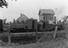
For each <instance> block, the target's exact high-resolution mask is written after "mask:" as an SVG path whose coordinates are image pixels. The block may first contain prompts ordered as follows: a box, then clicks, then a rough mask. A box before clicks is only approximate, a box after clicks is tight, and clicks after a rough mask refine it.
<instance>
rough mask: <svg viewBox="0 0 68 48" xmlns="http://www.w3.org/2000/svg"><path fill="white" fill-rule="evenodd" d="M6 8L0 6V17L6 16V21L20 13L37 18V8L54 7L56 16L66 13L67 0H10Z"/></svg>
mask: <svg viewBox="0 0 68 48" xmlns="http://www.w3.org/2000/svg"><path fill="white" fill-rule="evenodd" d="M7 1H8V2H9V3H8V4H9V7H8V8H0V18H2V19H3V18H7V21H12V20H13V19H14V18H15V19H17V18H18V17H19V16H20V13H21V12H22V13H24V14H25V15H26V16H27V17H29V18H30V17H32V18H35V19H39V17H38V11H39V9H47V8H49V9H54V10H55V12H56V16H57V18H62V17H63V16H67V15H68V0H18V1H16V2H15V1H14V0H13V1H11V0H7Z"/></svg>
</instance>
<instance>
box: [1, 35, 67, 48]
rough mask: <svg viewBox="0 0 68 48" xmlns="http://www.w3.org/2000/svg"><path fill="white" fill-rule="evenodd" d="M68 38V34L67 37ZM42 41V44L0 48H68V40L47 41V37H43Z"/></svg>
mask: <svg viewBox="0 0 68 48" xmlns="http://www.w3.org/2000/svg"><path fill="white" fill-rule="evenodd" d="M66 37H67V38H68V34H67V35H66ZM41 40H42V42H36V43H30V44H26V45H23V44H21V45H19V44H17V45H15V44H14V45H11V46H7V45H6V46H0V48H68V39H64V38H60V39H59V40H51V41H45V37H43V38H42V39H41ZM5 44H7V43H5Z"/></svg>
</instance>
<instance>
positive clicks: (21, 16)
mask: <svg viewBox="0 0 68 48" xmlns="http://www.w3.org/2000/svg"><path fill="white" fill-rule="evenodd" d="M27 19H28V17H27V16H26V15H25V14H22V13H21V14H20V17H19V18H17V20H16V21H19V22H21V21H26V20H27Z"/></svg>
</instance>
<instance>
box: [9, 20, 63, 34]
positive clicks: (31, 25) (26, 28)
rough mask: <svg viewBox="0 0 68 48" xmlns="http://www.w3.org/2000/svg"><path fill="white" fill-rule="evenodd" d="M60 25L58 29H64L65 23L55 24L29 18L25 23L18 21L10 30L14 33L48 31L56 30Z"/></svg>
mask: <svg viewBox="0 0 68 48" xmlns="http://www.w3.org/2000/svg"><path fill="white" fill-rule="evenodd" d="M56 26H58V30H63V29H64V28H63V25H61V24H60V25H54V24H49V23H47V22H46V23H45V22H42V24H41V23H40V22H38V21H37V20H35V19H29V20H27V21H25V22H24V23H18V24H15V25H11V29H10V32H12V33H20V32H47V31H54V30H55V27H56Z"/></svg>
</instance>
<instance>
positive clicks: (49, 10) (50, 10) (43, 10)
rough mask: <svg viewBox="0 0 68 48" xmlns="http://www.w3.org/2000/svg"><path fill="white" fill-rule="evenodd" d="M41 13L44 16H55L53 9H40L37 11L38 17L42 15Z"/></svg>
mask: <svg viewBox="0 0 68 48" xmlns="http://www.w3.org/2000/svg"><path fill="white" fill-rule="evenodd" d="M42 13H44V14H53V15H54V14H55V12H54V10H53V9H40V10H39V15H40V14H42Z"/></svg>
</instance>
